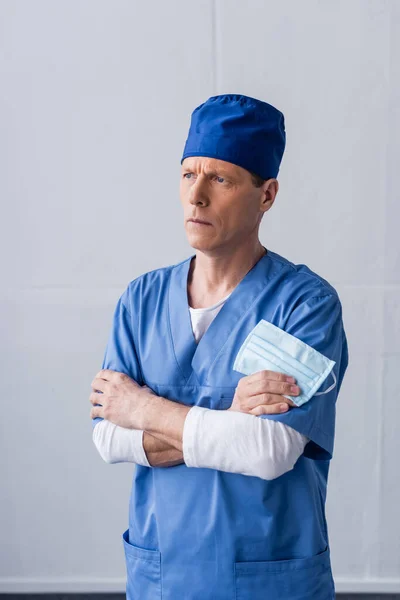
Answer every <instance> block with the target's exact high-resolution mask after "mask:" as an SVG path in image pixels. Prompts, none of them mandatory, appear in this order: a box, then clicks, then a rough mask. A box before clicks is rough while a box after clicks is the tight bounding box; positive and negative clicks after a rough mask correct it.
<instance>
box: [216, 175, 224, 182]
mask: <svg viewBox="0 0 400 600" xmlns="http://www.w3.org/2000/svg"><path fill="white" fill-rule="evenodd" d="M217 179H222V181H220V182H219V183H224V181H225V179H224V178H223V177H218V175H217Z"/></svg>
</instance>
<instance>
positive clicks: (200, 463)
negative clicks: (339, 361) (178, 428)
mask: <svg viewBox="0 0 400 600" xmlns="http://www.w3.org/2000/svg"><path fill="white" fill-rule="evenodd" d="M308 441H309V438H308V437H306V436H305V435H303V434H301V433H299V432H298V431H296V430H295V429H293V428H292V427H289V426H288V425H285V424H284V423H280V422H279V421H272V420H270V419H260V418H259V417H257V416H255V415H250V414H247V413H242V412H235V411H226V410H221V411H220V410H212V409H209V408H203V407H200V406H192V408H191V409H190V410H189V412H188V413H187V415H186V419H185V423H184V428H183V436H182V452H183V460H184V461H185V464H186V465H187V466H188V467H206V468H210V469H218V470H220V471H227V472H230V473H241V474H242V475H252V476H256V477H261V478H262V479H275V478H277V477H279V476H280V475H283V474H284V473H286V472H287V471H290V470H291V469H293V467H294V465H295V463H296V461H297V460H298V458H299V457H300V456H301V454H302V453H303V451H304V447H305V445H306V444H307V443H308Z"/></svg>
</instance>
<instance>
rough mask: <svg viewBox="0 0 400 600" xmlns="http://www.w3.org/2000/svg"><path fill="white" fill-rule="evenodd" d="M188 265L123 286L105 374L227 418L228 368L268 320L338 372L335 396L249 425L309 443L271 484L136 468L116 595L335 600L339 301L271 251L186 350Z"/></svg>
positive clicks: (131, 599) (209, 472)
mask: <svg viewBox="0 0 400 600" xmlns="http://www.w3.org/2000/svg"><path fill="white" fill-rule="evenodd" d="M192 259H195V255H192V256H190V257H189V258H187V259H186V260H184V261H182V262H180V263H178V264H176V265H172V266H168V267H163V268H160V269H156V270H154V271H150V272H148V273H145V274H143V275H141V276H139V277H137V278H136V279H134V280H132V281H131V282H130V283H129V284H128V286H127V288H126V289H125V291H124V293H123V294H122V296H121V297H120V299H119V301H118V303H117V306H116V309H115V313H114V318H113V325H112V330H111V334H110V337H109V340H108V344H107V349H106V352H105V356H104V360H103V365H102V368H105V369H112V370H115V371H120V372H123V373H126V374H127V375H129V376H130V377H132V378H133V379H135V381H137V382H138V383H139V384H141V385H144V384H146V385H148V386H149V387H150V388H151V389H152V390H154V392H155V393H157V394H158V395H160V396H163V397H164V398H167V399H170V400H175V401H177V402H181V403H183V404H186V405H188V406H192V405H194V404H195V405H197V406H203V407H206V408H211V409H215V410H224V409H227V408H229V406H230V405H231V403H232V400H233V396H234V393H235V389H236V386H237V384H238V382H239V380H240V378H241V377H243V376H244V375H242V374H241V373H238V372H237V371H234V370H233V368H232V367H233V363H234V361H235V357H236V355H237V353H238V350H239V348H240V346H241V345H242V343H243V342H244V340H245V338H246V336H247V335H248V334H249V332H250V331H251V330H252V329H253V328H254V327H255V326H256V325H257V323H258V322H259V321H260V320H261V319H265V320H267V321H270V322H271V323H273V324H274V325H276V326H277V327H280V328H282V329H283V330H285V331H287V332H288V333H291V334H292V335H293V336H296V337H298V338H299V339H301V340H303V341H304V342H305V343H307V344H309V345H310V346H312V347H313V348H315V349H316V350H318V351H319V352H321V353H322V354H324V355H325V356H327V357H328V358H330V359H331V360H334V361H336V364H335V366H334V368H333V371H334V373H335V375H336V378H337V385H336V387H335V388H334V389H333V390H332V391H330V392H328V393H327V394H325V395H322V396H313V397H312V398H311V399H310V400H309V401H308V402H306V403H305V404H303V405H302V406H300V407H291V408H290V409H289V410H288V412H286V413H283V414H277V415H260V416H259V417H258V418H262V419H272V420H274V421H281V422H282V423H286V424H287V425H290V427H293V428H294V429H296V430H297V431H299V432H300V433H302V434H304V435H306V436H307V437H309V438H310V442H309V443H308V444H307V445H306V447H305V450H304V453H303V454H302V455H301V456H300V458H299V459H298V461H297V462H296V464H295V466H294V468H293V469H292V470H291V471H288V472H287V473H284V474H283V475H282V476H280V477H278V478H276V479H273V480H265V479H261V478H259V477H253V476H248V475H241V474H237V473H226V472H224V471H218V470H215V469H206V468H189V467H187V466H186V465H185V464H181V465H177V466H173V467H145V466H142V465H136V467H135V471H134V475H133V481H132V489H131V497H130V504H129V527H128V529H126V531H125V532H123V534H122V543H123V546H124V550H125V557H126V568H127V584H126V595H127V598H128V600H136V599H138V600H139V599H140V600H158V599H160V600H161V599H162V600H181V599H182V600H199V599H200V598H201V599H202V600H206V599H207V600H208V599H209V600H234V599H235V600H261V599H262V600H331V599H334V598H335V588H334V581H333V577H332V571H331V563H330V548H329V538H328V529H327V522H326V517H325V501H326V488H327V479H328V471H329V464H330V463H329V461H330V459H331V458H332V453H333V446H334V433H335V410H336V408H335V405H336V399H337V396H338V393H339V390H340V387H341V384H342V380H343V376H344V374H345V371H346V369H347V365H348V348H347V341H346V335H345V331H344V327H343V321H342V307H341V303H340V300H339V297H338V294H337V292H336V290H335V289H334V288H333V287H332V286H331V285H330V284H329V283H328V282H327V281H326V280H325V279H323V278H322V277H320V276H319V275H317V274H316V273H314V272H313V271H312V270H310V269H309V268H308V267H307V266H306V265H303V264H300V265H295V264H293V263H292V262H290V261H289V260H287V259H286V258H284V257H283V256H281V255H279V254H277V253H275V252H272V251H271V250H268V252H267V254H265V255H264V256H263V257H262V258H261V259H260V260H259V261H258V262H257V263H256V264H255V265H254V266H253V268H252V269H251V270H250V271H249V272H248V273H247V274H246V275H245V277H244V278H243V279H242V280H241V281H240V282H239V284H238V285H237V286H236V288H235V289H234V290H233V292H232V294H231V295H230V297H229V298H228V299H227V301H226V303H225V304H224V305H223V307H222V309H221V310H220V312H219V313H218V314H217V316H216V317H215V319H214V320H213V321H212V323H211V325H210V326H209V328H208V329H207V331H206V332H205V334H204V335H203V337H202V338H201V340H200V341H199V343H196V340H195V338H194V335H193V331H192V327H191V321H190V313H189V307H188V297H187V280H188V273H189V267H190V262H191V260H192ZM330 383H331V378H328V379H327V380H326V381H325V382H324V383H323V384H322V385H321V387H320V389H319V390H317V391H324V390H325V389H327V388H328V387H329V386H330ZM100 420H101V419H100V418H96V419H93V426H95V425H96V423H97V422H98V421H100Z"/></svg>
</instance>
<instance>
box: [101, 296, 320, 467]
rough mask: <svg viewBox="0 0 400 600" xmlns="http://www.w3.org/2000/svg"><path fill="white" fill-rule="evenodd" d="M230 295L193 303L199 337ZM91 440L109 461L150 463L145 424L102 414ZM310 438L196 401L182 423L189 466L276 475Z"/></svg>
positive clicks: (194, 326)
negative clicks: (129, 425) (124, 423)
mask: <svg viewBox="0 0 400 600" xmlns="http://www.w3.org/2000/svg"><path fill="white" fill-rule="evenodd" d="M229 296H230V294H229V295H228V296H226V297H225V298H223V299H222V300H219V301H218V302H216V303H215V304H213V305H212V306H209V307H207V308H191V307H189V311H190V317H191V322H192V329H193V335H194V337H195V340H196V342H199V341H200V339H201V337H202V336H203V335H204V333H205V332H206V331H207V329H208V327H209V326H210V324H211V322H212V321H213V319H214V318H215V317H216V315H217V314H218V312H219V311H220V310H221V308H222V306H223V304H224V302H225V301H226V300H227V299H228V298H229ZM289 410H290V409H289ZM93 441H94V443H95V445H96V447H97V449H98V451H99V453H100V455H101V457H102V458H103V460H104V461H105V462H107V463H112V464H113V463H119V462H134V463H136V464H139V465H143V466H146V467H151V465H150V463H149V461H148V459H147V455H146V452H145V450H144V448H143V431H142V430H139V429H125V428H124V427H120V426H119V425H115V424H114V423H111V422H110V421H107V420H105V419H104V420H103V421H100V422H99V423H97V425H96V426H95V427H94V429H93ZM308 442H309V438H308V437H306V436H305V435H302V434H301V433H299V432H298V431H296V430H295V429H293V428H292V427H289V426H288V425H285V424H284V423H280V422H279V421H272V420H270V419H260V418H259V417H257V416H255V415H250V414H247V413H243V412H238V411H226V410H211V409H208V408H203V407H200V406H192V408H191V409H190V410H189V412H188V413H187V415H186V419H185V423H184V427H183V434H182V454H183V460H184V462H185V464H186V465H187V466H188V467H205V468H211V469H217V470H220V471H228V472H231V473H241V474H243V475H252V476H256V477H261V478H263V479H275V478H276V477H279V476H280V475H283V474H284V473H286V472H287V471H290V470H291V469H293V467H294V465H295V463H296V462H297V460H298V458H299V457H300V456H301V454H302V453H303V451H304V447H305V445H306V444H307V443H308Z"/></svg>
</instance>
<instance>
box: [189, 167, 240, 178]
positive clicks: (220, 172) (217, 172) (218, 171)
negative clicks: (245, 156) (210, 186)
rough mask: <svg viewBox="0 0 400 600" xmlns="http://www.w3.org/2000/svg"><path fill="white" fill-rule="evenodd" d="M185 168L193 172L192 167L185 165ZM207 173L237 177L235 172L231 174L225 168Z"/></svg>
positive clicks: (207, 172)
mask: <svg viewBox="0 0 400 600" xmlns="http://www.w3.org/2000/svg"><path fill="white" fill-rule="evenodd" d="M183 170H184V171H191V172H193V169H192V168H190V167H184V169H183ZM205 173H206V175H224V176H225V177H228V178H229V177H235V175H234V174H232V175H231V174H230V173H229V172H228V171H225V170H224V169H218V170H215V171H206V172H205Z"/></svg>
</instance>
